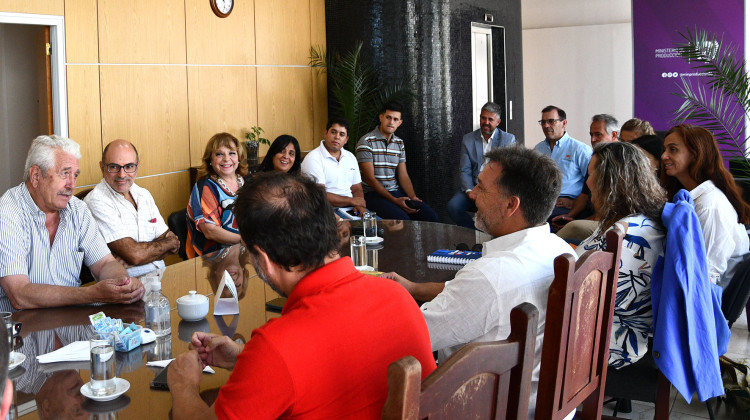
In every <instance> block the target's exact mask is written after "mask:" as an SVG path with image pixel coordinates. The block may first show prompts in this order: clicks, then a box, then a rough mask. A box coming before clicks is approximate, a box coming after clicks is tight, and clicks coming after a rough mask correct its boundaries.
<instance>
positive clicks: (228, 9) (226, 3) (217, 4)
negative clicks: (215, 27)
mask: <svg viewBox="0 0 750 420" xmlns="http://www.w3.org/2000/svg"><path fill="white" fill-rule="evenodd" d="M210 2H211V9H213V11H214V13H215V14H216V16H218V17H222V18H224V17H227V16H229V14H230V13H232V8H234V0H210Z"/></svg>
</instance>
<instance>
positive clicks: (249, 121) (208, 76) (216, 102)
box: [188, 66, 258, 166]
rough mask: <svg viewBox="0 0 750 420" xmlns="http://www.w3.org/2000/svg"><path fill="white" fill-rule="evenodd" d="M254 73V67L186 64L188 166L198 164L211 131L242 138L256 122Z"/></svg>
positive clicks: (241, 139)
mask: <svg viewBox="0 0 750 420" xmlns="http://www.w3.org/2000/svg"><path fill="white" fill-rule="evenodd" d="M255 77H256V76H255V67H216V66H200V67H188V96H189V100H188V101H189V102H188V103H189V109H190V163H191V166H200V164H201V156H203V150H204V148H205V147H206V144H207V143H208V139H210V138H211V136H213V135H214V134H216V133H219V132H222V131H226V132H228V133H230V134H232V135H234V136H235V137H237V138H238V139H239V140H240V141H243V139H244V136H245V133H246V132H247V130H248V129H249V128H250V127H252V126H254V125H257V122H256V121H257V115H258V114H257V112H258V110H257V108H256V105H257V102H256V97H257V95H256V92H255V84H256V80H255Z"/></svg>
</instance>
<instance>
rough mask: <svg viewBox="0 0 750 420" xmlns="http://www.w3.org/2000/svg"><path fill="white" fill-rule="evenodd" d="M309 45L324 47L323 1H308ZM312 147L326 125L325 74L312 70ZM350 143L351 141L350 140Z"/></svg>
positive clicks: (326, 97) (326, 84) (326, 86)
mask: <svg viewBox="0 0 750 420" xmlns="http://www.w3.org/2000/svg"><path fill="white" fill-rule="evenodd" d="M310 44H311V45H313V46H323V47H325V45H326V15H325V0H310ZM311 88H312V98H313V110H312V111H313V114H312V118H313V145H315V144H317V141H318V140H317V139H318V138H321V139H322V138H323V132H324V131H325V128H326V124H327V123H328V79H327V78H326V73H324V72H320V71H317V70H315V69H313V70H312V87H311ZM350 141H351V139H350Z"/></svg>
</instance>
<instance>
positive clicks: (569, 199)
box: [534, 105, 592, 219]
mask: <svg viewBox="0 0 750 420" xmlns="http://www.w3.org/2000/svg"><path fill="white" fill-rule="evenodd" d="M565 118H566V117H565V111H563V110H562V109H560V108H558V107H556V106H554V105H549V106H546V107H545V108H544V109H542V119H541V120H539V121H538V122H539V125H541V126H542V131H543V132H544V140H542V141H541V142H540V143H539V144H537V145H536V147H534V150H536V151H538V152H539V153H541V154H543V155H546V156H549V157H551V158H552V159H553V160H554V161H555V162H556V163H557V166H558V167H559V168H560V171H561V172H562V176H563V178H562V190H561V191H560V196H559V197H558V198H557V202H556V203H555V208H554V209H553V210H552V214H551V215H550V216H549V218H550V219H552V218H553V217H555V216H558V215H561V214H567V213H568V212H569V211H570V208H571V207H573V200H574V199H575V198H576V197H578V195H579V194H581V190H582V189H583V184H584V179H585V178H586V172H587V171H588V167H589V161H590V160H591V153H592V150H591V147H589V146H588V145H586V144H584V143H581V142H580V141H578V140H576V139H574V138H573V137H570V136H569V135H568V133H567V132H566V131H565V126H566V125H567V124H568V121H567V120H566V119H565Z"/></svg>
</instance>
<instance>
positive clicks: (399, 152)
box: [356, 103, 438, 222]
mask: <svg viewBox="0 0 750 420" xmlns="http://www.w3.org/2000/svg"><path fill="white" fill-rule="evenodd" d="M379 117H380V125H379V126H378V127H375V129H374V130H372V131H370V132H369V133H367V134H365V135H364V136H363V137H362V138H361V139H359V142H357V149H356V155H357V162H359V171H360V172H361V174H362V186H363V189H364V191H365V202H366V203H367V208H368V209H370V210H371V211H374V212H376V213H377V214H378V216H380V217H381V218H383V219H398V220H409V219H411V220H422V221H428V222H437V221H438V217H437V214H436V213H435V211H434V210H432V209H431V208H430V207H429V206H428V205H427V204H426V203H424V202H422V200H420V199H419V197H417V195H416V194H415V193H414V187H413V186H412V184H411V178H409V173H408V172H407V171H406V151H405V149H404V141H403V140H401V139H400V138H399V137H398V136H396V135H395V134H394V133H395V132H396V129H397V128H398V127H399V126H400V125H401V123H402V122H403V120H402V119H401V106H400V105H398V104H395V103H388V104H385V106H384V107H383V109H382V110H381V112H380V116H379Z"/></svg>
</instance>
